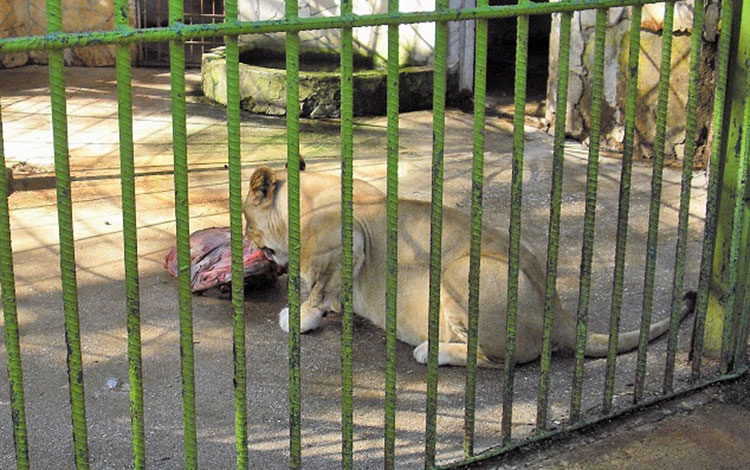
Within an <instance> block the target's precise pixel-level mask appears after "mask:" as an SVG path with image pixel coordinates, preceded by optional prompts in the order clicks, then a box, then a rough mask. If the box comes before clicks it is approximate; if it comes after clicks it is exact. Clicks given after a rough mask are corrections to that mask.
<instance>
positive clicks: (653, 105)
mask: <svg viewBox="0 0 750 470" xmlns="http://www.w3.org/2000/svg"><path fill="white" fill-rule="evenodd" d="M707 5H708V6H707V10H706V16H705V28H704V32H703V47H702V51H701V59H702V60H701V62H702V63H701V71H700V74H701V77H702V78H701V81H700V94H699V105H698V115H697V120H698V128H697V135H698V138H699V141H698V146H699V147H698V155H697V156H696V164H697V165H699V166H700V165H702V164H703V163H704V159H705V156H704V155H703V153H704V150H705V147H706V145H707V143H708V136H709V135H710V132H709V130H710V129H709V127H710V117H711V111H712V99H713V96H712V91H711V90H712V88H713V67H714V59H715V57H716V39H717V21H718V18H719V11H718V1H717V0H709V1H708V2H707ZM663 12H664V4H663V3H657V4H650V5H646V6H644V7H643V14H642V20H641V49H640V50H641V52H640V57H639V65H638V67H639V69H638V73H639V78H638V94H637V98H636V103H637V106H636V118H635V121H636V135H635V153H636V157H644V158H653V156H654V139H655V129H656V109H657V100H658V96H657V95H658V90H657V86H658V81H659V65H660V63H661V44H662V28H663ZM595 18H596V12H595V11H584V12H576V13H575V14H574V15H573V22H572V31H571V44H570V46H571V47H570V48H571V53H570V77H569V88H568V103H567V108H566V113H567V125H566V133H567V135H568V136H569V137H572V138H574V139H577V140H581V141H584V142H586V141H587V140H588V138H589V131H590V128H591V122H592V118H591V101H592V91H593V90H592V88H593V61H594V58H593V55H594V29H595ZM692 23H693V1H692V0H688V1H680V2H678V3H677V4H676V5H675V23H674V36H673V40H672V60H671V75H670V77H671V78H670V94H669V115H668V124H667V126H668V127H667V142H666V148H665V155H666V157H667V158H668V159H679V160H681V159H682V158H683V153H684V144H685V120H686V115H685V107H686V104H687V88H688V71H689V62H690V60H689V57H690V42H691V36H692ZM559 24H560V18H559V15H555V17H553V26H552V32H551V37H550V56H549V59H550V69H549V81H548V86H547V97H548V100H547V110H546V115H545V119H546V122H547V123H548V125H549V126H550V131H553V130H554V119H555V114H556V112H557V96H556V95H557V81H558V77H557V69H558V50H559ZM629 33H630V8H627V7H618V8H611V9H610V10H609V15H608V18H607V33H606V52H605V65H604V101H603V110H602V147H603V148H606V149H611V150H622V140H623V137H624V132H625V107H626V92H627V63H628V48H629V40H630V34H629Z"/></svg>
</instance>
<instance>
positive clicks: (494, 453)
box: [437, 367, 748, 470]
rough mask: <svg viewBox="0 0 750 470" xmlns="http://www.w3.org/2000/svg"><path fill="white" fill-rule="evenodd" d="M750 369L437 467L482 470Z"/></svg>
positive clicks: (739, 374) (440, 468) (724, 380)
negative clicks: (512, 453) (491, 462)
mask: <svg viewBox="0 0 750 470" xmlns="http://www.w3.org/2000/svg"><path fill="white" fill-rule="evenodd" d="M747 373H748V369H747V367H744V368H741V369H739V370H738V371H737V372H733V373H731V374H726V375H720V376H718V377H717V376H714V377H712V378H710V379H707V380H703V381H699V382H695V383H694V384H692V385H691V386H689V387H688V388H687V389H685V390H680V391H678V392H673V393H670V394H669V395H659V396H656V397H652V398H647V399H645V400H642V401H640V402H638V403H637V404H634V405H633V406H631V407H630V408H621V409H619V410H618V411H615V412H612V413H608V414H600V415H597V416H595V417H593V418H590V419H585V420H581V421H578V422H577V423H574V424H571V425H569V426H562V427H560V428H558V429H555V430H553V431H547V432H544V433H542V434H537V435H534V436H532V437H530V438H528V439H524V440H518V441H514V442H511V443H510V444H508V445H504V446H496V447H492V448H490V449H487V450H486V451H484V452H482V453H481V454H477V455H475V456H473V457H467V458H465V459H463V460H461V461H457V462H449V463H446V464H442V465H439V466H438V467H437V469H438V470H457V469H467V470H468V469H473V468H481V467H478V466H477V465H476V464H478V463H480V462H483V461H485V460H488V459H491V458H494V457H498V456H500V455H503V454H507V453H508V452H510V451H512V450H515V449H519V448H522V447H523V448H529V447H528V446H532V445H533V444H535V443H538V442H540V441H543V440H545V439H550V438H553V437H559V436H565V435H570V434H571V433H574V432H576V431H579V430H581V429H584V428H588V427H591V426H594V425H596V424H599V423H606V422H609V421H612V420H613V419H616V418H619V417H623V416H627V415H631V414H633V413H636V412H638V411H640V410H644V409H646V408H649V407H652V406H654V405H656V404H659V403H664V402H666V401H669V400H673V399H675V398H679V397H681V396H684V395H686V394H688V393H691V392H695V391H697V390H701V389H704V388H706V387H709V386H711V385H715V384H719V383H722V382H727V381H731V380H735V379H738V378H740V377H743V376H745V375H747Z"/></svg>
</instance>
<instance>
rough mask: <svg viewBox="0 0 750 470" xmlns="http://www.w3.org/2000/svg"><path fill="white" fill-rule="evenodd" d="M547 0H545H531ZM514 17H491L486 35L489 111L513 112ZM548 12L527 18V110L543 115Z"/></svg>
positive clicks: (501, 0) (506, 1)
mask: <svg viewBox="0 0 750 470" xmlns="http://www.w3.org/2000/svg"><path fill="white" fill-rule="evenodd" d="M533 1H534V2H535V3H547V1H546V0H533ZM516 3H518V2H517V0H490V5H493V6H497V5H515V4H516ZM516 21H517V20H516V18H500V19H494V20H490V21H489V24H488V38H487V42H488V44H487V50H488V54H487V105H488V107H489V109H488V111H490V112H493V111H494V112H495V113H497V114H502V115H507V114H508V112H510V113H511V114H512V106H513V90H514V86H515V85H514V83H515V75H516ZM550 23H551V19H550V16H549V15H533V16H531V17H530V18H529V54H528V71H527V78H526V99H527V106H526V112H527V114H532V115H534V116H538V117H542V116H543V115H544V100H545V98H546V93H547V77H548V69H549V37H550Z"/></svg>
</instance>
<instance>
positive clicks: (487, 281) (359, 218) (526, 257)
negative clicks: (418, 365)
mask: <svg viewBox="0 0 750 470" xmlns="http://www.w3.org/2000/svg"><path fill="white" fill-rule="evenodd" d="M286 178H287V175H286V171H278V172H274V171H273V170H271V169H269V168H265V167H263V168H259V169H258V170H256V171H255V173H254V174H253V175H252V177H251V180H250V190H249V192H248V195H247V198H246V199H245V204H244V211H245V219H246V223H247V236H248V237H249V238H250V239H252V240H253V241H255V243H257V244H258V245H259V246H263V247H267V248H270V249H271V250H273V251H274V253H275V254H274V257H275V259H276V261H277V262H278V263H281V264H286V263H287V261H288V243H287V222H288V220H287V184H286ZM340 192H341V181H340V179H339V178H337V177H334V176H327V175H322V174H315V173H308V172H305V173H301V174H300V240H301V252H300V274H301V277H302V282H303V283H304V285H305V286H306V288H307V290H309V295H308V297H307V299H306V300H305V301H304V302H303V304H302V306H301V327H302V331H303V332H305V331H309V330H312V329H315V328H317V327H318V326H320V323H321V321H322V318H323V316H324V314H325V313H326V312H328V311H335V312H339V311H340V310H341V304H340V285H341V271H340V269H341V216H340V210H341V199H340V197H341V196H340ZM398 213H399V232H398V236H399V243H398V254H399V264H398V307H397V308H398V319H397V337H398V339H399V340H401V341H403V342H405V343H408V344H411V345H412V346H416V348H415V349H414V357H415V358H416V359H417V361H419V362H422V363H424V362H425V361H426V357H427V342H426V341H427V324H428V322H427V316H428V272H429V249H430V204H429V203H427V202H420V201H412V200H404V199H402V200H400V201H399V206H398ZM469 227H470V221H469V217H468V216H467V215H466V214H464V213H462V212H459V211H456V210H453V209H447V208H446V209H444V212H443V233H442V275H441V277H442V279H441V297H440V345H439V363H440V364H441V365H456V366H463V365H465V364H466V338H467V322H468V313H467V312H468V300H467V296H468V287H467V286H468V270H469ZM353 229H354V312H355V313H356V314H358V315H360V316H362V317H365V318H367V319H369V320H370V321H371V322H373V323H374V324H375V325H377V326H378V327H380V328H384V327H385V298H386V296H385V273H386V200H385V196H384V194H383V193H382V192H381V191H380V190H378V189H377V188H375V187H374V186H372V185H370V184H368V183H365V182H363V181H360V180H355V182H354V227H353ZM507 253H508V239H507V236H506V235H505V234H504V233H501V232H498V231H495V230H491V229H488V228H485V229H484V230H483V232H482V255H481V258H482V259H481V285H480V306H479V335H478V336H479V354H478V363H479V365H481V366H484V367H497V366H499V365H501V364H502V360H503V358H504V356H505V316H506V307H507V299H506V285H507V278H508V259H507ZM544 286H545V274H544V270H543V268H542V266H541V264H540V263H539V262H538V261H537V259H536V257H535V256H534V254H533V253H532V252H531V250H530V249H529V248H528V247H527V246H526V245H525V244H524V243H522V244H521V256H520V271H519V279H518V315H517V332H516V352H515V359H516V361H517V362H519V363H523V362H528V361H531V360H533V359H535V358H537V357H539V355H540V353H541V348H542V330H543V320H544V318H543V312H544V296H545V294H544ZM693 299H694V298H693V297H691V298H688V297H686V302H685V305H684V306H683V312H682V316H684V315H686V314H687V313H689V311H690V310H691V309H692V304H693V303H694V302H692V300H693ZM555 306H556V308H555V315H554V325H553V329H552V343H553V345H554V346H555V347H557V348H565V349H573V348H574V347H575V319H574V317H573V316H572V315H571V314H569V313H568V312H566V311H565V310H563V309H562V308H561V307H560V303H559V300H558V299H556V300H555ZM287 317H288V310H287V309H284V310H282V312H281V313H280V315H279V324H280V325H281V327H282V328H284V329H285V330H287V329H288V318H287ZM668 322H669V319H665V320H662V321H660V322H657V323H654V324H653V325H651V328H650V332H649V339H653V338H655V337H657V336H659V335H661V334H663V333H664V332H665V331H666V330H667V328H668ZM608 340H609V336H608V335H602V334H594V333H590V334H588V335H587V340H586V354H587V355H589V356H603V355H606V354H607V345H608ZM637 344H638V332H637V331H631V332H627V333H623V334H622V335H620V338H619V341H618V345H617V349H618V352H624V351H627V350H630V349H633V348H634V347H636V346H637Z"/></svg>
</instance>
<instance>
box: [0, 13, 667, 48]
mask: <svg viewBox="0 0 750 470" xmlns="http://www.w3.org/2000/svg"><path fill="white" fill-rule="evenodd" d="M659 1H660V0H574V1H571V2H565V3H558V2H555V3H530V2H529V3H524V4H520V5H503V6H494V7H481V8H466V9H455V8H451V9H446V10H442V11H420V12H408V13H406V12H404V13H399V14H398V15H391V14H389V13H380V14H374V15H350V16H348V17H336V16H332V17H325V16H319V17H314V18H299V17H297V18H285V19H278V20H258V21H242V22H238V23H236V24H227V23H215V24H195V25H183V24H179V25H175V26H172V27H170V28H145V29H134V30H133V31H130V32H121V31H95V32H86V33H59V34H53V35H48V36H29V37H22V38H7V39H0V53H3V54H5V53H10V52H22V51H30V50H52V49H65V48H70V47H82V46H99V45H103V44H118V43H120V44H132V43H136V42H164V41H174V40H181V41H185V40H188V39H197V38H206V37H213V36H236V35H240V34H257V33H273V32H292V31H303V30H314V29H338V28H342V27H355V28H356V27H361V26H381V25H398V24H414V23H427V22H439V21H463V20H478V19H489V18H510V17H516V16H529V15H547V14H550V13H564V12H573V11H582V10H590V9H592V8H609V7H623V6H630V5H646V4H650V3H658V2H659Z"/></svg>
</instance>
